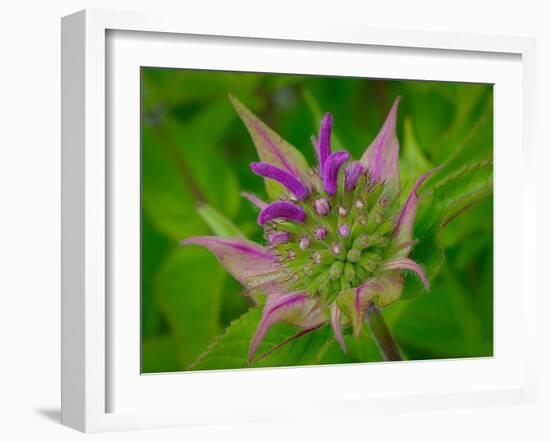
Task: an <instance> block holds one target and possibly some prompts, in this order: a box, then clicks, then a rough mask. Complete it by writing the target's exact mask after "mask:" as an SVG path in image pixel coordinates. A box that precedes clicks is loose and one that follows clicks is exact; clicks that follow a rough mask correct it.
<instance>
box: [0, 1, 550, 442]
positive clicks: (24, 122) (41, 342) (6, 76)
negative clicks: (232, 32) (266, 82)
mask: <svg viewBox="0 0 550 442" xmlns="http://www.w3.org/2000/svg"><path fill="white" fill-rule="evenodd" d="M214 3H217V2H214V1H211V0H201V1H200V2H189V1H187V2H185V1H184V0H179V1H177V2H168V1H163V0H155V1H154V2H152V1H150V0H149V1H142V0H134V1H122V0H119V1H114V0H111V1H99V0H88V1H84V2H83V1H79V0H67V1H50V2H38V1H36V2H31V1H25V0H21V1H19V2H17V3H15V2H12V3H9V4H8V5H3V8H2V13H1V15H0V33H1V35H0V37H1V38H0V49H1V51H0V54H1V58H0V59H1V60H2V68H1V69H0V91H1V93H0V128H1V132H0V149H1V152H2V154H3V155H2V157H1V161H0V201H1V202H2V206H1V207H2V209H3V210H2V213H1V214H2V216H1V217H0V269H1V271H0V275H1V277H2V279H1V285H0V287H1V289H0V295H1V296H2V298H1V299H2V302H1V303H0V306H1V309H0V344H1V345H0V416H1V417H0V439H1V440H7V441H12V440H14V441H18V440H38V439H39V438H40V440H58V441H65V440H71V441H72V440H82V439H84V438H85V437H91V438H93V439H95V440H102V441H103V440H108V441H111V440H113V441H118V440H137V441H141V440H143V441H150V440H152V439H160V440H178V441H183V440H193V441H195V440H222V441H226V440H240V441H242V440H257V441H271V440H273V441H275V440H277V441H286V440H289V441H293V440H299V439H304V438H305V439H306V440H309V439H317V440H334V439H338V440H345V439H351V438H354V439H359V440H374V439H378V440H381V439H382V440H384V441H385V440H403V439H407V440H417V439H418V440H438V441H441V440H445V441H454V440H457V441H458V440H460V441H463V440H464V439H465V438H470V439H472V440H483V439H482V438H490V439H495V440H499V441H501V440H528V441H535V440H548V439H549V438H550V430H549V429H548V427H547V424H548V417H549V416H550V358H549V357H548V351H550V350H549V349H550V345H549V343H550V339H549V338H550V334H549V326H548V325H547V322H548V321H547V320H546V315H547V313H545V312H548V311H550V310H549V309H548V307H549V306H550V303H549V302H548V300H547V298H546V297H545V296H550V290H548V284H547V283H546V282H545V281H544V280H543V279H542V276H543V273H542V271H543V268H542V266H543V264H544V263H545V262H548V258H547V256H546V254H545V253H544V251H545V250H550V247H549V243H548V233H547V230H546V229H543V227H542V226H544V225H545V224H546V225H547V224H548V218H549V217H548V215H549V211H548V208H547V207H542V204H541V205H540V210H539V216H540V218H539V226H540V227H539V235H540V241H541V242H540V245H539V266H540V269H539V275H540V276H541V278H540V280H539V296H540V298H541V299H540V303H541V304H540V308H539V311H540V315H539V328H540V332H541V335H540V339H541V340H540V343H539V348H540V351H541V355H540V374H541V376H540V379H539V391H540V398H539V404H538V406H522V407H501V408H488V409H478V410H471V409H464V410H441V411H437V412H427V411H413V412H411V413H400V414H393V415H386V414H379V415H371V416H369V417H368V418H359V417H350V418H342V417H339V418H335V419H334V420H325V421H322V422H319V421H314V420H311V421H303V422H286V423H277V424H275V423H269V424H253V425H246V426H244V425H234V426H228V427H212V428H195V429H185V430H161V431H158V430H157V431H155V432H151V431H144V432H132V433H118V434H101V435H93V436H84V435H81V434H79V433H77V432H74V431H73V430H69V429H66V428H64V427H61V426H60V425H59V424H58V420H59V384H60V382H59V366H60V364H59V351H60V345H59V336H60V329H59V323H60V315H59V312H60V293H59V291H60V251H59V250H60V247H59V240H60V214H59V212H60V211H59V205H60V194H59V189H60V104H59V102H60V100H59V94H60V89H59V86H60V26H59V18H60V17H61V16H62V15H65V14H68V13H71V12H74V11H76V10H78V9H82V8H85V7H94V8H116V9H128V10H151V11H159V12H164V11H163V9H162V8H168V9H169V11H174V13H179V14H191V13H195V14H201V15H208V14H211V13H213V11H214V13H215V14H216V15H227V19H228V20H230V19H231V16H235V15H239V16H240V15H243V14H245V15H246V16H247V17H249V19H250V20H254V19H259V20H268V19H270V20H273V21H276V22H279V23H281V26H284V24H285V22H288V21H292V22H300V21H303V22H305V23H307V22H308V21H310V20H315V21H327V22H335V23H340V24H346V23H349V24H350V25H365V26H372V27H378V28H392V27H397V28H404V29H423V30H438V31H455V32H475V33H489V34H510V35H526V36H535V37H537V38H538V47H537V56H538V68H537V70H538V72H537V73H538V79H539V84H538V92H539V94H538V103H537V107H538V122H539V125H538V127H539V146H538V148H539V151H544V150H546V152H544V153H542V152H541V154H540V155H541V156H540V157H539V159H538V162H537V166H538V176H539V189H540V190H539V192H540V195H539V201H540V202H541V203H542V202H543V200H546V201H548V196H547V195H548V194H549V193H548V191H549V190H550V188H549V187H550V186H549V185H548V183H547V180H543V171H544V169H543V168H544V167H545V163H544V161H543V158H544V160H545V161H548V160H549V159H550V158H549V155H548V153H547V151H548V150H549V148H548V146H547V144H548V143H547V142H546V136H545V133H546V131H545V129H546V124H545V122H547V121H550V112H549V111H548V110H547V108H546V107H545V106H544V105H545V101H546V100H548V99H549V98H550V96H549V88H548V83H547V82H544V81H543V79H547V78H550V29H549V27H548V18H549V17H550V14H549V13H548V12H547V11H545V10H543V2H536V1H529V0H523V1H521V2H513V3H512V2H510V5H508V6H507V5H505V2H497V1H494V2H493V1H487V2H481V1H480V0H476V1H470V0H462V1H461V2H441V1H424V0H415V1H414V2H410V1H406V0H402V1H401V0H392V1H388V2H376V4H374V3H372V4H369V3H368V2H365V1H359V2H356V4H355V2H351V1H345V0H339V1H338V2H334V1H331V2H322V1H321V0H317V1H307V2H306V1H302V2H298V1H296V0H292V1H284V0H277V1H276V2H260V1H255V2H254V1H250V2H247V1H244V0H231V1H225V2H219V4H216V5H214ZM178 5H179V6H178ZM544 172H545V173H546V175H547V172H546V171H544ZM510 210H516V208H515V207H514V203H513V201H511V202H510ZM510 234H511V235H513V234H514V232H510Z"/></svg>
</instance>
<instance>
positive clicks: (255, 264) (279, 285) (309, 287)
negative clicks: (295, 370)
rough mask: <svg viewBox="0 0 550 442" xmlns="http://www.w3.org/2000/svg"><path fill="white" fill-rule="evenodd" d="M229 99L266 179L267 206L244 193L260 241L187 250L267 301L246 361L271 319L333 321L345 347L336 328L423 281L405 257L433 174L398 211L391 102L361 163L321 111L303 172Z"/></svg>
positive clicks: (209, 243)
mask: <svg viewBox="0 0 550 442" xmlns="http://www.w3.org/2000/svg"><path fill="white" fill-rule="evenodd" d="M231 100H232V102H233V104H234V106H235V108H236V110H237V112H238V113H239V115H240V117H241V119H242V120H243V121H244V123H245V125H246V127H247V129H248V131H249V132H250V134H251V136H252V139H253V141H254V144H255V145H256V149H257V151H258V153H259V156H260V159H261V162H257V163H252V164H251V166H250V167H251V170H252V172H253V173H254V174H256V175H258V176H261V177H263V178H265V179H266V180H267V190H268V194H269V195H271V196H272V197H273V198H272V199H273V200H272V201H270V202H264V201H262V200H261V199H259V198H258V197H256V196H254V195H251V194H248V193H245V194H243V195H244V196H245V197H246V198H247V199H248V200H250V201H251V202H252V203H254V204H255V205H256V206H257V207H258V208H259V215H258V219H257V223H258V225H260V226H261V227H262V228H263V230H264V233H265V235H264V237H265V241H266V244H262V245H261V244H256V243H254V242H252V241H249V240H246V239H241V238H223V237H215V236H200V237H193V238H188V239H186V240H184V241H182V243H183V244H185V245H188V244H197V245H201V246H203V247H206V248H207V249H208V250H210V251H211V252H212V253H213V254H214V255H216V256H217V258H218V259H219V261H220V262H221V264H222V265H223V266H224V267H225V268H226V269H227V271H228V272H229V273H231V274H232V275H233V276H234V277H235V278H236V279H237V280H238V281H239V282H240V283H241V284H242V285H243V286H244V287H245V289H246V293H247V294H249V295H251V296H253V297H257V296H258V295H265V297H266V301H265V305H264V307H263V315H262V318H261V321H260V323H259V324H258V327H257V329H256V333H255V335H254V337H253V339H252V341H251V343H250V347H249V352H248V359H249V361H252V359H253V357H254V355H255V353H256V350H257V348H258V346H259V344H260V343H261V341H262V339H263V338H264V336H265V335H266V333H267V332H268V330H269V329H270V327H272V326H273V325H274V324H275V323H277V322H280V321H286V322H289V323H291V324H294V325H296V326H298V327H300V328H302V329H303V331H304V332H307V331H310V330H315V329H316V328H318V327H320V326H321V325H323V324H325V323H327V322H330V324H331V325H332V328H333V330H334V334H335V337H336V339H337V340H338V342H339V343H340V346H341V347H342V350H343V351H344V352H345V351H346V344H345V341H344V337H343V333H342V328H343V327H345V326H347V325H350V324H351V326H352V327H353V331H354V334H355V335H358V334H359V333H360V332H361V329H362V325H363V322H364V318H365V314H366V312H367V311H368V309H369V308H370V307H372V306H373V305H374V306H378V307H385V306H387V305H389V304H391V303H392V302H395V301H396V300H397V299H399V297H400V296H401V292H402V288H403V284H404V274H405V273H406V272H411V273H414V274H416V276H417V277H418V278H420V280H421V282H422V283H423V285H424V287H425V289H426V290H428V289H429V282H428V279H427V277H426V275H425V273H424V271H423V269H422V267H421V265H420V264H418V263H417V262H415V261H413V260H412V259H410V258H409V255H410V252H411V250H412V248H413V246H414V244H415V240H414V235H413V224H414V218H415V213H416V209H417V205H418V195H417V191H418V189H419V187H420V186H421V185H422V183H423V182H424V181H425V180H426V179H427V178H428V177H429V176H430V174H432V173H433V172H434V171H430V172H427V173H426V174H424V175H422V176H420V177H419V178H418V180H417V181H416V183H415V184H414V185H413V186H412V189H410V191H409V194H408V196H407V198H406V199H405V201H404V204H403V205H402V206H400V205H399V196H400V193H401V185H400V177H399V165H398V154H399V141H398V139H397V134H396V116H397V108H398V105H399V98H397V99H396V100H395V102H394V103H393V106H392V108H391V110H390V112H389V115H388V116H387V118H386V120H385V122H384V124H383V126H382V128H381V129H380V132H379V133H378V135H377V136H376V138H375V139H374V140H373V141H372V143H371V144H370V145H369V147H368V148H367V149H366V151H365V153H364V154H363V156H362V157H361V158H360V159H359V160H353V159H352V158H351V155H350V154H349V152H347V151H345V150H340V151H337V152H333V151H332V148H331V132H332V127H333V119H332V116H331V114H330V113H327V114H326V115H325V116H324V118H323V119H322V121H321V126H320V129H319V134H318V137H313V138H312V141H313V145H314V148H315V150H316V153H317V158H318V164H317V166H316V167H311V168H310V167H308V165H307V163H306V161H305V159H304V158H303V156H302V155H301V153H300V152H299V151H298V150H296V149H295V148H293V147H292V146H291V145H290V144H288V143H287V142H286V141H285V140H283V139H282V138H281V137H280V136H279V135H277V134H276V133H275V132H274V131H273V130H271V129H270V128H269V127H267V126H266V125H265V124H264V123H262V122H261V121H260V120H259V119H258V118H257V117H256V116H255V115H253V114H252V113H251V112H250V111H249V110H248V109H247V108H246V107H245V106H244V105H243V104H242V103H240V102H239V101H238V100H236V99H235V98H233V97H231Z"/></svg>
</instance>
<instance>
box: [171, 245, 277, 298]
mask: <svg viewBox="0 0 550 442" xmlns="http://www.w3.org/2000/svg"><path fill="white" fill-rule="evenodd" d="M181 244H182V245H191V244H195V245H200V246H203V247H206V248H207V249H208V250H210V251H211V252H212V253H213V254H214V255H216V257H217V258H218V260H219V261H220V263H221V264H222V265H223V266H224V267H225V268H226V269H227V271H228V272H229V273H231V275H233V277H234V278H235V279H237V280H238V281H239V282H240V283H241V284H243V285H244V286H246V287H257V286H269V288H270V290H272V291H274V290H280V289H282V287H281V285H280V284H279V283H278V282H277V281H276V280H277V279H279V277H280V276H281V272H282V270H283V269H282V268H281V267H280V265H279V264H278V263H277V262H276V258H275V257H274V256H273V255H271V254H270V253H269V252H268V251H267V250H266V249H264V248H263V247H261V246H259V245H258V244H256V243H254V242H252V241H248V240H246V239H242V238H221V237H217V236H196V237H193V238H188V239H186V240H183V241H181ZM266 283H270V284H269V285H268V284H266Z"/></svg>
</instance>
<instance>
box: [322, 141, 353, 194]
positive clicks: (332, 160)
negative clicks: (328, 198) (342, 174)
mask: <svg viewBox="0 0 550 442" xmlns="http://www.w3.org/2000/svg"><path fill="white" fill-rule="evenodd" d="M350 158H351V156H350V154H349V152H347V151H345V150H341V151H339V152H335V153H333V154H330V155H329V157H328V158H327V160H326V162H325V165H324V169H323V184H324V187H325V192H327V193H328V194H329V195H334V194H335V193H336V190H337V189H338V172H339V171H340V167H342V165H343V164H344V163H345V162H346V161H349V159H350Z"/></svg>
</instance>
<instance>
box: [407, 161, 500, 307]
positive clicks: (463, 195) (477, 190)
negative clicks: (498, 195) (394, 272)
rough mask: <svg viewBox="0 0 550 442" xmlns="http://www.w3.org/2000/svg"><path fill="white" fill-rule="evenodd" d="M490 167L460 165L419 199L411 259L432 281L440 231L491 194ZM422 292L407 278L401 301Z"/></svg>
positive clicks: (440, 256)
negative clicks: (459, 168)
mask: <svg viewBox="0 0 550 442" xmlns="http://www.w3.org/2000/svg"><path fill="white" fill-rule="evenodd" d="M492 192H493V164H492V162H491V161H486V162H483V163H477V164H473V165H470V166H464V167H463V168H462V170H460V171H459V172H457V173H455V174H454V175H451V176H449V177H447V178H446V179H445V180H444V181H441V182H439V183H438V184H436V185H435V186H434V187H433V188H432V189H431V190H430V191H428V192H425V193H424V194H422V195H421V196H420V205H419V208H418V213H417V216H416V219H415V225H414V237H415V238H416V240H417V241H418V245H417V246H416V247H415V248H414V249H413V251H412V254H411V258H412V259H413V260H415V261H416V262H418V263H419V264H421V265H422V266H423V268H424V271H425V272H426V275H427V276H428V279H430V280H431V279H433V278H434V276H435V275H436V274H437V272H438V271H439V268H440V266H441V264H442V263H443V260H444V252H443V248H442V247H441V244H440V236H441V232H442V230H443V229H444V228H445V226H447V224H448V223H449V222H451V221H452V220H453V219H454V218H456V217H457V216H459V215H460V214H461V213H462V212H464V211H465V210H467V209H468V208H470V207H472V206H473V205H475V204H477V203H479V202H480V201H482V200H483V199H485V198H487V197H489V196H491V195H492ZM423 293H425V290H424V289H423V287H422V284H421V283H420V281H418V279H417V278H415V277H414V276H407V277H406V280H405V287H404V290H403V294H402V298H403V299H408V298H412V297H415V296H418V295H420V294H423Z"/></svg>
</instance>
